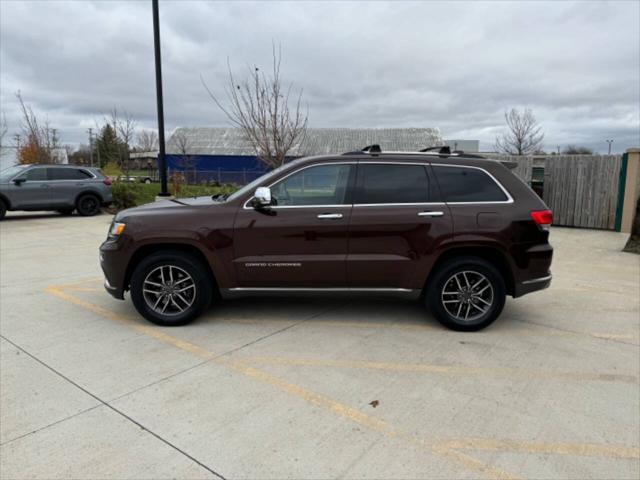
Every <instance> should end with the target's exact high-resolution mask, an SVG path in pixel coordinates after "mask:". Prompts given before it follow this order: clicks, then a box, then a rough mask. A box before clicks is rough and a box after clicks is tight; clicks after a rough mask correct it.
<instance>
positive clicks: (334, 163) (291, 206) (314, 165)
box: [242, 161, 358, 210]
mask: <svg viewBox="0 0 640 480" xmlns="http://www.w3.org/2000/svg"><path fill="white" fill-rule="evenodd" d="M357 163H358V162H357V161H345V162H323V163H312V164H311V165H305V166H304V167H302V168H299V169H297V170H294V171H293V172H289V173H288V174H286V175H285V176H284V177H282V178H279V179H278V180H276V181H274V182H273V183H271V184H269V185H267V187H268V188H271V187H273V186H274V185H275V184H277V183H280V182H281V181H283V180H285V179H286V178H289V177H290V176H291V175H293V174H294V173H298V172H301V171H303V170H306V169H307V168H313V167H323V166H325V165H357ZM259 186H264V185H259ZM253 198H254V197H253V195H251V197H249V199H248V200H247V201H246V202H244V205H243V206H242V209H243V210H255V209H254V208H253V207H247V204H248V203H249V202H250V201H251V200H253ZM352 206H353V205H352V204H350V203H348V204H347V203H343V204H339V205H280V206H278V205H276V206H273V207H270V208H271V209H278V210H279V209H283V208H339V207H349V208H351V207H352Z"/></svg>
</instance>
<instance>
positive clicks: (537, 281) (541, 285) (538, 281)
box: [513, 274, 552, 298]
mask: <svg viewBox="0 0 640 480" xmlns="http://www.w3.org/2000/svg"><path fill="white" fill-rule="evenodd" d="M551 277H552V275H551V274H549V275H546V276H544V277H538V278H532V279H530V280H525V281H523V282H520V283H518V284H516V286H515V292H514V295H513V296H514V298H516V297H521V296H522V295H526V294H527V293H531V292H536V291H538V290H544V289H545V288H549V286H550V285H551Z"/></svg>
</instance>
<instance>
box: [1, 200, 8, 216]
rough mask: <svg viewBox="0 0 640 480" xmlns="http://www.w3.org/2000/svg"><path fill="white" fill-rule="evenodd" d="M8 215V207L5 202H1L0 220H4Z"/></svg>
mask: <svg viewBox="0 0 640 480" xmlns="http://www.w3.org/2000/svg"><path fill="white" fill-rule="evenodd" d="M6 214H7V205H6V204H5V203H4V200H0V220H2V219H3V218H4V216H5V215H6Z"/></svg>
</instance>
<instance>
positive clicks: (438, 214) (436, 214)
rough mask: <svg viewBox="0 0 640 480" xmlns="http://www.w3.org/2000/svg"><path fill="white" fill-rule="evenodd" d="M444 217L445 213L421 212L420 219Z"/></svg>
mask: <svg viewBox="0 0 640 480" xmlns="http://www.w3.org/2000/svg"><path fill="white" fill-rule="evenodd" d="M443 215H444V212H419V213H418V216H419V217H441V216H443Z"/></svg>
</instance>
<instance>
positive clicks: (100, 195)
mask: <svg viewBox="0 0 640 480" xmlns="http://www.w3.org/2000/svg"><path fill="white" fill-rule="evenodd" d="M87 194H90V195H93V196H94V197H98V200H100V204H102V203H103V202H104V198H103V197H102V194H101V193H100V192H98V191H97V190H92V189H89V188H87V189H84V190H81V191H80V192H78V193H77V194H76V197H75V198H74V199H73V204H74V205H77V204H78V199H79V198H80V197H81V196H83V195H87Z"/></svg>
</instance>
